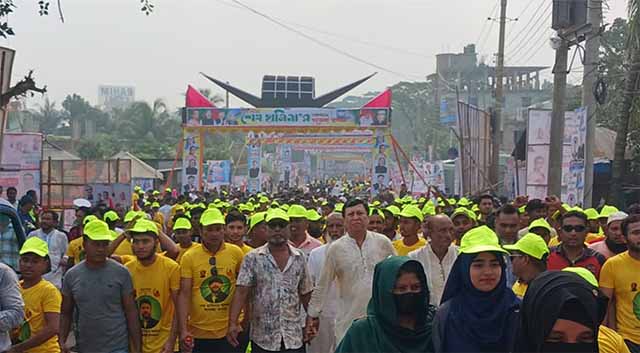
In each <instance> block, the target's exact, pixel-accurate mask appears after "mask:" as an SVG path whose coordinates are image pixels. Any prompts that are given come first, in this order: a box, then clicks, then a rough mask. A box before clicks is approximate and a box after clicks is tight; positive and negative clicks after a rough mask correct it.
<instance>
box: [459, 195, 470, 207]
mask: <svg viewBox="0 0 640 353" xmlns="http://www.w3.org/2000/svg"><path fill="white" fill-rule="evenodd" d="M470 204H471V202H470V201H469V199H467V198H466V197H462V198H460V200H458V206H463V207H465V206H469V205H470Z"/></svg>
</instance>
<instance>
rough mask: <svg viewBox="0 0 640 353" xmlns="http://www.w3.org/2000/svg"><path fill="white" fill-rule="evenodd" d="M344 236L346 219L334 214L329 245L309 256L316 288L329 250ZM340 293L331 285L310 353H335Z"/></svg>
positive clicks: (328, 220)
mask: <svg viewBox="0 0 640 353" xmlns="http://www.w3.org/2000/svg"><path fill="white" fill-rule="evenodd" d="M343 235H344V219H343V218H342V214H340V213H337V212H334V213H331V214H330V215H329V217H327V239H326V240H327V244H325V245H323V246H321V247H319V248H316V249H313V250H311V253H310V254H309V261H308V264H309V273H310V274H311V281H312V282H313V285H314V286H317V285H318V282H319V281H320V275H321V274H322V268H323V267H324V259H325V255H326V253H327V249H328V248H329V246H330V245H331V243H333V242H334V241H336V240H338V239H340V238H341V237H342V236H343ZM337 298H338V293H337V291H336V286H335V283H331V288H330V289H329V297H328V300H327V303H326V304H325V308H324V310H323V311H322V313H321V314H320V327H319V330H318V336H317V337H316V338H315V339H314V340H313V341H311V343H309V347H308V348H309V349H308V351H307V352H308V353H325V352H333V351H335V349H336V336H335V320H336V315H337V311H338V300H337Z"/></svg>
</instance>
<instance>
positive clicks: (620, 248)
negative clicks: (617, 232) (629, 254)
mask: <svg viewBox="0 0 640 353" xmlns="http://www.w3.org/2000/svg"><path fill="white" fill-rule="evenodd" d="M604 242H605V243H606V244H607V248H609V250H611V252H613V253H614V254H621V253H623V252H625V251H627V244H617V243H615V242H614V241H613V240H610V239H609V238H606V239H605V240H604Z"/></svg>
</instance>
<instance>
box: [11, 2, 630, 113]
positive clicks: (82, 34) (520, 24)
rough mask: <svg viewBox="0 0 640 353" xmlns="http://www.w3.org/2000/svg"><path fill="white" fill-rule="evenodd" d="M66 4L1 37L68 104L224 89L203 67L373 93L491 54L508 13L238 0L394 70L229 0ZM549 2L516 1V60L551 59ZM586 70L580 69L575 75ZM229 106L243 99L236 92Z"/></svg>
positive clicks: (31, 16) (613, 11)
mask: <svg viewBox="0 0 640 353" xmlns="http://www.w3.org/2000/svg"><path fill="white" fill-rule="evenodd" d="M61 1H62V7H63V8H62V10H63V13H64V17H65V23H61V22H60V19H59V16H58V11H57V7H56V6H55V2H53V3H52V4H51V6H52V11H51V13H50V15H49V16H48V17H39V16H38V15H37V3H36V1H21V2H19V6H20V7H19V8H18V9H16V13H15V14H14V15H12V17H11V18H10V23H11V24H12V25H13V26H15V29H16V33H17V34H16V36H15V37H13V38H10V39H8V40H3V41H0V42H2V44H1V45H4V46H8V47H12V48H14V49H16V50H17V57H16V62H15V65H14V70H13V73H14V75H13V82H16V81H17V80H18V79H19V78H20V77H21V76H22V75H23V74H25V73H26V72H27V71H28V70H29V69H34V70H35V75H36V78H37V81H38V83H39V84H46V85H47V86H48V88H49V97H50V98H51V99H53V100H54V101H56V102H58V103H60V102H61V101H62V100H63V99H64V97H65V96H66V95H67V94H71V93H78V94H80V95H82V96H84V97H85V98H87V99H88V100H89V101H90V102H91V103H93V104H95V103H96V101H97V93H98V85H100V84H112V85H133V86H135V87H136V98H137V99H144V100H153V99H155V98H163V99H165V100H166V101H167V102H168V103H169V105H170V106H171V107H179V106H182V105H183V104H184V98H183V92H184V91H185V89H186V86H187V84H192V85H194V86H196V87H202V88H211V89H213V90H214V91H216V92H220V90H218V89H217V88H216V87H215V86H214V85H213V84H211V83H209V82H208V81H207V80H206V79H204V78H203V77H201V76H200V75H199V74H198V72H200V71H202V72H205V73H207V74H209V75H211V76H213V77H216V78H219V79H222V80H226V81H229V82H230V83H231V84H234V85H236V86H239V87H242V88H245V89H247V90H249V91H250V92H252V93H255V94H257V95H259V90H260V83H261V82H260V81H261V78H262V76H263V75H264V74H287V75H310V76H315V77H316V94H317V95H320V94H322V93H325V92H327V91H328V90H331V89H334V88H336V87H338V86H340V85H343V84H346V83H349V82H351V81H354V80H356V79H358V78H361V77H363V76H365V75H367V74H370V73H372V72H375V71H378V72H379V73H378V75H377V76H376V77H374V78H373V79H371V80H370V81H368V82H367V83H365V84H364V85H362V86H361V87H359V88H358V89H357V90H355V91H354V93H364V92H366V91H375V90H382V89H384V88H385V87H386V86H389V85H392V84H394V83H396V82H398V81H400V80H418V79H424V77H425V76H426V75H428V74H430V73H432V72H433V71H434V70H435V55H436V54H437V53H441V52H461V51H462V48H463V46H464V45H465V44H467V43H473V42H476V41H478V40H479V41H478V51H479V52H480V53H481V54H482V55H483V56H485V57H486V58H487V62H490V61H491V60H492V59H493V58H492V53H494V52H495V51H496V48H497V33H498V24H497V23H495V24H493V25H492V24H491V23H492V22H491V21H487V20H486V19H487V17H488V16H490V15H491V13H492V9H496V12H494V13H493V16H495V17H497V16H498V14H497V6H496V5H497V4H498V3H499V0H446V1H435V0H394V1H389V0H387V1H384V0H313V1H311V0H240V1H241V2H242V3H244V4H247V5H248V6H251V7H253V8H255V9H257V10H258V11H261V12H264V13H267V14H269V15H271V16H273V17H275V18H277V19H278V20H281V21H285V22H286V23H287V24H289V25H291V26H292V27H295V28H296V29H298V30H300V31H302V32H305V33H306V34H308V35H310V36H312V37H314V38H316V39H318V40H320V41H323V42H326V43H328V44H330V45H332V46H334V47H336V48H339V49H340V50H342V51H345V52H348V53H349V54H351V55H353V56H355V57H358V58H360V59H363V60H366V61H368V62H371V63H373V64H375V65H378V66H380V67H383V68H385V69H388V70H389V71H393V72H394V73H389V72H384V71H382V70H380V69H379V68H374V67H372V66H369V65H366V64H363V63H360V62H357V61H354V60H353V59H351V58H348V57H346V56H344V55H341V54H338V53H336V52H334V51H331V50H329V49H327V48H325V47H323V46H321V45H319V44H317V43H314V42H312V41H311V40H309V39H306V38H303V37H301V36H300V35H298V34H296V33H293V32H291V31H289V30H287V29H284V28H282V27H279V26H278V25H276V24H274V23H271V22H269V21H268V20H266V19H265V18H263V17H260V16H258V15H256V14H254V13H251V12H249V11H247V10H246V9H242V8H240V7H239V6H238V5H237V4H233V3H232V1H231V0H172V1H169V0H153V2H154V3H155V5H156V11H155V12H154V13H153V14H152V15H150V16H145V15H144V14H143V13H141V12H140V11H139V10H140V2H139V1H138V0H91V1H87V0H61ZM550 2H551V1H550V0H509V5H508V17H511V18H515V17H518V16H519V15H521V14H522V15H521V16H520V18H519V21H517V22H510V23H509V24H508V27H507V28H508V30H507V41H506V42H507V44H508V45H507V51H506V52H507V54H506V58H507V65H520V64H528V65H544V66H551V65H552V62H553V52H552V50H551V49H550V47H549V46H548V45H547V44H546V43H544V44H543V43H542V42H543V41H544V40H545V38H548V37H549V36H550V34H551V31H550V30H549V29H548V27H549V25H548V23H550V20H547V21H546V22H545V19H546V18H547V16H543V15H544V14H545V11H544V9H545V8H546V7H547V5H548V4H550ZM527 5H528V7H527ZM625 6H626V1H625V0H609V7H610V10H608V11H607V13H606V15H605V16H606V17H605V22H611V21H612V20H613V19H614V18H615V17H626V7H625ZM525 9H526V11H523V10H525ZM536 9H539V11H537V12H536ZM523 12H524V13H523ZM534 14H535V15H536V16H535V17H532V16H533V15H534ZM538 19H539V20H538ZM527 23H529V26H528V27H527V26H526V25H527ZM536 23H538V25H537V26H534V24H536ZM545 23H547V25H545ZM302 26H304V27H302ZM523 28H524V31H522V30H523ZM529 28H530V29H531V30H529ZM521 31H522V32H521ZM518 33H520V35H519V36H518ZM333 34H335V35H333ZM363 42H366V43H363ZM368 43H370V44H368ZM538 43H540V45H538ZM537 48H541V49H540V50H537V51H536V50H535V49H537ZM580 77H581V74H580V73H574V74H572V75H570V78H569V81H570V82H573V83H575V82H579V78H580ZM39 101H40V100H39V99H30V100H29V104H30V105H31V106H34V105H36V104H38V103H39ZM231 105H232V106H240V105H243V104H242V103H241V102H239V101H237V100H233V99H232V100H231Z"/></svg>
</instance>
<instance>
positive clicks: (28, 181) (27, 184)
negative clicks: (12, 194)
mask: <svg viewBox="0 0 640 353" xmlns="http://www.w3.org/2000/svg"><path fill="white" fill-rule="evenodd" d="M0 185H2V186H3V187H4V189H5V190H6V189H7V188H8V187H9V186H13V187H15V188H16V190H17V192H18V198H20V197H22V195H24V194H26V193H27V191H29V190H35V191H36V195H37V196H38V200H40V171H38V170H18V171H2V172H0Z"/></svg>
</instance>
